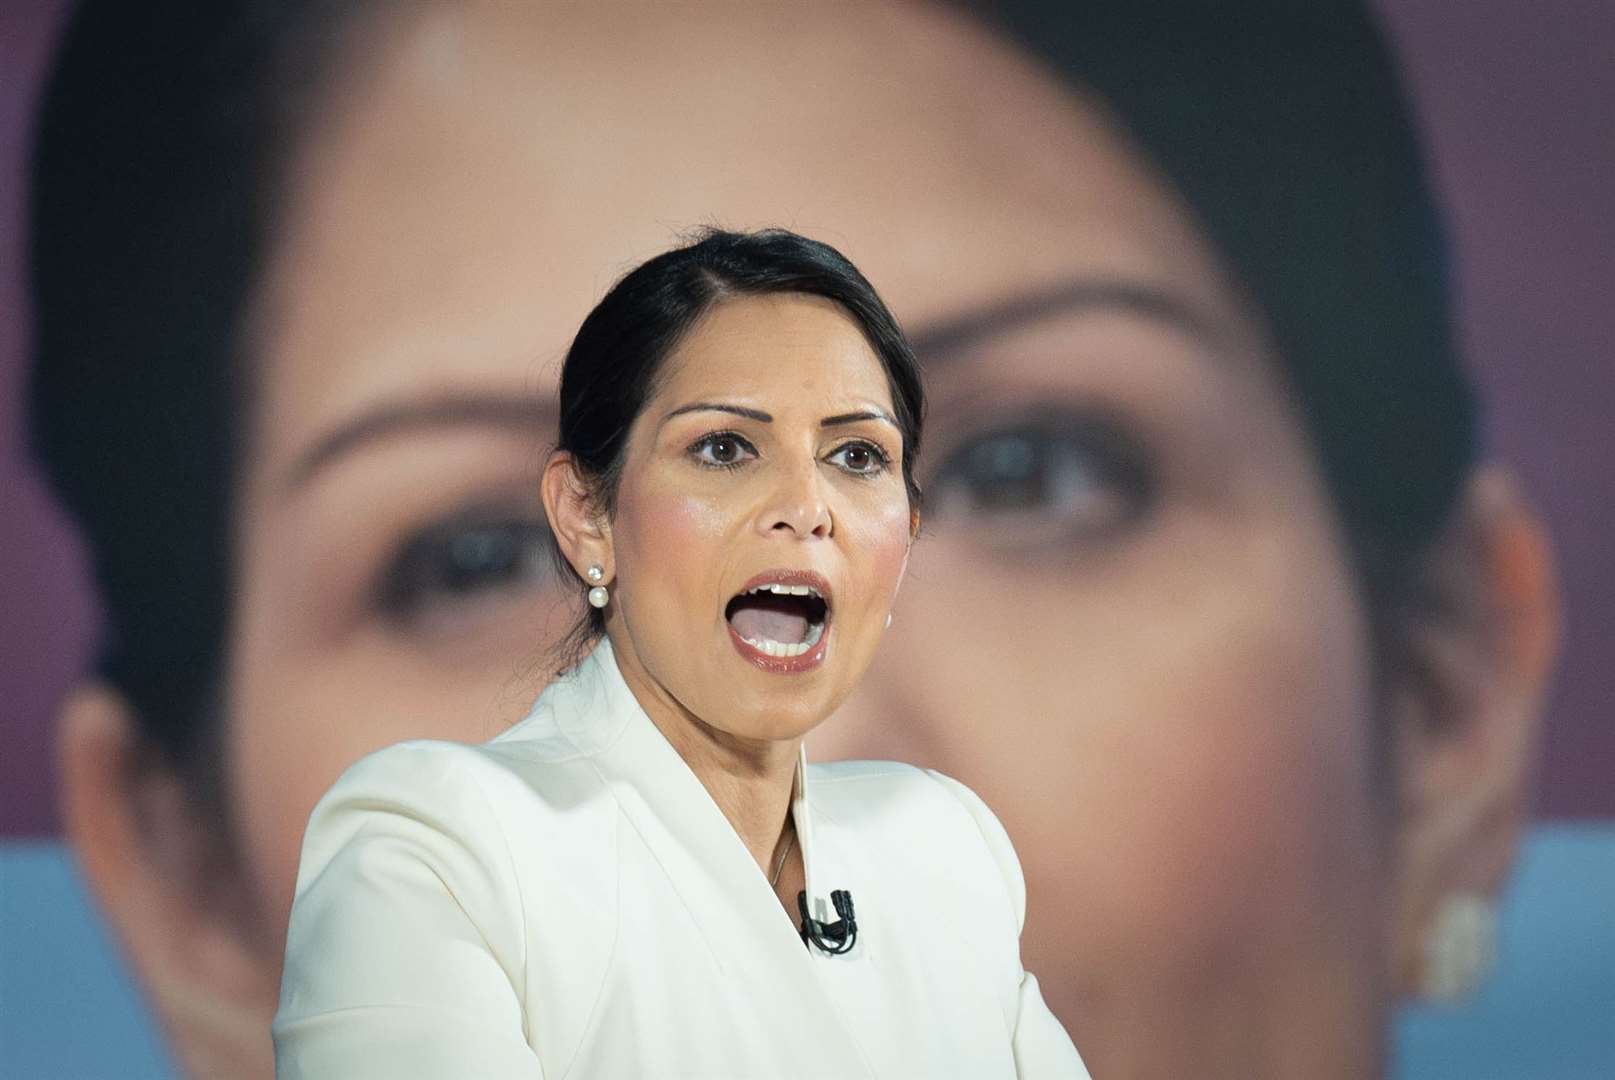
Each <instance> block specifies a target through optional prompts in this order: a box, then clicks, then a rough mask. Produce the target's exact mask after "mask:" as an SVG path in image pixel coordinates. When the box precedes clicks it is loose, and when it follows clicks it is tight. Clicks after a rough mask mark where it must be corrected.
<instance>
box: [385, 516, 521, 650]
mask: <svg viewBox="0 0 1615 1080" xmlns="http://www.w3.org/2000/svg"><path fill="white" fill-rule="evenodd" d="M552 577H553V571H552V564H551V562H550V532H549V528H548V526H547V525H546V523H545V522H544V521H543V520H542V519H541V518H540V519H534V518H532V517H510V516H494V515H490V514H489V513H487V512H483V513H474V512H473V513H467V514H463V515H461V516H458V517H454V518H450V519H448V520H446V521H442V522H438V523H437V524H434V525H430V526H427V527H426V528H424V529H422V530H420V531H419V532H417V533H416V534H414V535H413V536H412V537H410V538H409V539H408V540H406V541H405V542H404V544H403V545H402V546H401V547H400V548H399V549H398V551H397V553H396V554H395V555H394V556H393V558H392V560H391V561H390V562H389V564H388V566H387V568H386V569H385V570H384V572H383V574H382V577H381V581H380V586H379V589H378V593H377V597H378V601H377V602H378V606H379V607H380V608H381V610H382V611H383V612H384V613H386V614H387V615H388V616H390V617H392V618H394V619H397V620H399V621H400V622H406V623H413V622H418V621H420V620H425V619H434V620H435V619H437V618H439V617H447V618H461V617H464V616H465V615H467V614H469V613H470V610H471V609H472V608H474V607H477V606H479V605H484V604H488V603H492V602H497V601H500V600H504V599H518V600H521V599H524V600H525V602H532V597H531V596H530V595H529V594H530V593H531V591H532V590H535V589H537V588H541V587H543V586H545V585H547V584H549V583H550V580H551V578H552ZM517 594H519V596H518V595H517Z"/></svg>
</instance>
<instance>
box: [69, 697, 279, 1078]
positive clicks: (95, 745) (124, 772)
mask: <svg viewBox="0 0 1615 1080" xmlns="http://www.w3.org/2000/svg"><path fill="white" fill-rule="evenodd" d="M58 731H59V742H58V749H59V753H60V764H61V782H62V793H63V816H64V819H65V824H66V827H67V834H68V839H69V841H70V842H71V844H72V846H73V850H74V853H75V854H76V855H77V857H78V862H79V866H80V869H81V870H82V872H83V874H84V877H85V879H86V881H87V882H88V884H89V887H90V890H91V892H93V893H94V895H95V898H96V901H97V902H98V904H99V906H100V909H101V912H102V914H103V915H104V916H105V918H106V919H107V921H108V922H109V923H110V924H111V926H112V929H113V931H114V932H115V934H116V935H117V937H118V939H119V941H120V943H121V944H122V946H123V950H124V953H125V955H126V957H127V958H128V960H129V961H130V963H131V966H132V967H133V968H134V970H135V974H136V976H137V978H138V980H139V982H140V983H141V985H142V987H143V988H144V990H145V992H146V996H147V999H148V1001H149V1002H150V1003H151V1004H152V1005H153V1006H154V1008H155V1010H156V1012H157V1014H158V1017H159V1019H160V1020H161V1022H162V1025H163V1028H164V1030H165V1032H166V1033H167V1035H168V1039H169V1045H170V1046H171V1048H172V1049H173V1050H174V1051H175V1054H176V1056H177V1057H178V1059H179V1061H180V1063H181V1065H182V1066H183V1068H184V1070H185V1072H186V1073H187V1074H188V1075H190V1076H196V1077H210V1076H220V1077H223V1076H231V1077H244V1076H265V1077H267V1076H270V1075H272V1074H273V1071H274V1065H273V1058H272V1050H271V1046H270V1040H269V1022H270V1020H271V1019H272V1017H273V1016H274V1010H275V1004H276V1000H277V998H278V987H277V981H278V974H279V971H280V958H279V957H278V956H265V955H264V954H265V952H266V948H265V946H264V945H263V944H261V943H260V944H257V945H256V947H255V943H254V936H255V935H254V933H253V930H254V927H253V924H252V921H251V914H250V912H251V908H250V905H249V903H248V902H247V899H246V897H245V895H244V889H243V887H242V885H241V884H240V881H239V879H238V878H237V876H236V874H235V873H234V869H233V867H232V866H231V865H230V864H229V861H228V857H227V851H228V847H227V844H228V839H227V837H226V836H225V835H224V834H223V830H224V828H225V826H224V825H223V824H222V823H221V821H220V816H219V815H218V814H217V813H206V812H205V811H203V810H202V809H201V808H199V807H198V806H197V805H196V804H195V802H194V801H193V800H192V799H191V798H190V797H189V795H188V792H187V791H186V789H185V787H184V785H183V784H182V783H181V780H180V778H179V777H178V776H176V775H175V774H174V772H173V771H172V770H171V769H170V768H169V767H168V766H167V765H166V764H165V763H164V762H162V761H161V760H160V758H159V755H157V754H156V753H155V752H154V750H153V749H152V748H151V747H150V746H149V744H147V743H146V742H145V741H144V740H143V739H142V737H141V735H140V733H139V730H138V728H137V726H136V724H135V722H134V716H133V714H132V713H131V711H130V709H129V707H128V703H127V702H126V701H125V700H124V698H123V697H122V696H121V695H120V694H118V693H117V692H116V691H114V690H112V689H111V688H109V687H107V686H106V685H104V684H100V683H92V684H87V685H84V686H81V687H79V688H77V689H76V690H74V691H73V693H72V694H71V695H69V697H68V698H67V700H66V701H65V702H64V704H63V707H62V711H61V715H60V717H59V726H58ZM270 937H272V936H270Z"/></svg>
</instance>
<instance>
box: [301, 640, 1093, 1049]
mask: <svg viewBox="0 0 1615 1080" xmlns="http://www.w3.org/2000/svg"><path fill="white" fill-rule="evenodd" d="M792 815H793V817H794V819H795V823H796V829H797V836H798V840H799V843H800V844H801V850H802V856H803V860H804V865H805V867H806V869H807V884H808V896H809V897H810V900H811V903H810V910H812V911H813V912H814V913H815V914H816V915H818V916H819V917H820V918H822V919H823V920H824V921H834V919H835V916H834V914H833V913H832V912H831V910H830V908H829V902H828V898H829V894H830V892H831V891H832V890H834V889H845V890H848V891H849V892H851V894H852V896H853V901H854V906H855V909H856V910H855V916H856V920H857V926H858V930H857V938H856V943H855V944H854V946H853V948H852V949H851V951H850V952H848V953H846V954H844V955H841V956H829V955H825V954H824V953H823V952H821V951H820V950H818V949H817V948H810V947H805V946H804V944H803V942H802V939H801V937H800V936H799V935H798V928H797V927H796V925H795V924H794V920H793V919H791V918H788V917H787V916H786V913H785V911H784V910H783V909H782V908H781V906H780V903H779V901H778V900H777V899H776V898H775V896H774V893H773V890H772V889H771V888H770V887H769V884H768V881H767V880H766V879H765V878H764V876H763V873H762V871H761V870H760V869H759V868H758V866H757V863H756V862H755V861H754V860H753V859H752V857H751V855H750V854H749V853H748V852H747V850H746V848H745V846H744V845H743V844H742V843H741V841H740V838H739V836H738V835H736V833H735V831H734V829H733V828H732V827H731V826H730V825H729V823H728V821H727V820H726V819H725V818H724V816H723V814H722V812H721V811H720V810H719V809H718V807H717V805H716V804H715V803H714V802H713V801H712V799H711V797H710V796H709V795H708V794H707V792H706V789H705V788H704V787H702V785H701V782H700V781H699V780H698V779H696V777H695V774H694V773H692V772H691V771H690V769H689V767H688V766H687V765H686V764H685V763H684V760H683V759H682V758H681V757H679V755H678V753H677V752H676V751H675V750H674V749H673V748H672V746H671V745H669V744H668V742H667V740H666V739H665V738H663V736H662V734H661V732H660V731H659V730H658V729H657V728H656V726H655V725H654V724H653V723H652V722H651V720H650V718H649V717H648V716H646V715H645V712H644V710H643V709H641V708H640V706H639V703H638V701H637V700H636V699H635V698H634V696H633V694H632V692H631V691H630V690H629V689H628V687H627V685H626V684H625V683H624V682H623V679H622V676H621V674H620V673H619V672H618V670H617V663H616V658H615V657H614V655H613V654H612V651H611V646H610V645H609V644H607V643H604V642H603V643H602V644H601V645H600V646H599V647H598V648H596V650H595V651H594V652H593V653H592V654H591V655H590V656H589V658H588V659H586V660H585V661H584V662H583V663H582V664H580V665H579V667H578V668H577V670H576V671H575V672H574V673H573V674H571V675H569V676H567V677H565V678H562V679H560V680H558V681H556V682H555V683H554V684H552V685H551V686H550V687H549V688H548V689H546V690H545V691H544V693H543V694H542V695H540V697H539V699H538V701H537V703H536V704H535V705H534V706H533V710H532V712H531V713H530V714H529V715H528V717H527V718H526V719H525V720H523V721H521V722H520V723H519V724H517V725H516V726H514V727H513V728H511V729H510V730H508V731H506V732H505V733H503V734H501V735H500V736H498V737H497V738H495V739H493V740H492V741H490V742H487V743H484V744H482V745H480V746H467V745H463V744H458V743H444V742H410V743H401V744H399V745H397V746H393V747H389V748H388V749H385V750H382V751H380V752H378V753H376V754H372V755H371V756H369V757H367V758H365V759H364V760H363V761H361V762H359V763H358V764H357V765H355V766H353V767H352V768H351V769H349V770H348V772H347V773H346V774H345V775H344V776H343V777H342V779H341V780H339V781H338V782H337V784H336V786H335V787H333V788H332V789H331V791H330V792H329V793H328V794H327V795H326V796H325V797H324V799H322V800H321V801H320V804H319V805H318V806H317V807H316V808H315V810H314V814H313V817H312V819H311V820H310V823H309V827H308V833H307V835H306V837H305V838H304V841H303V858H302V865H301V867H300V869H299V871H298V879H297V899H296V903H295V905H294V906H293V908H292V919H291V928H290V932H289V937H288V939H287V944H286V973H285V980H284V982H283V984H282V987H281V996H280V1011H279V1013H278V1014H277V1015H276V1018H275V1025H274V1036H275V1067H276V1073H277V1075H278V1076H280V1077H283V1078H286V1080H291V1078H294V1077H295V1078H301V1077H320V1078H344V1080H360V1078H365V1077H376V1078H386V1080H406V1078H410V1077H490V1078H492V1077H497V1078H507V1077H508V1078H515V1077H524V1078H539V1077H548V1078H550V1080H559V1078H561V1077H579V1078H583V1077H612V1078H615V1077H703V1078H718V1077H835V1078H852V1077H969V1078H971V1080H989V1078H993V1077H1014V1076H1022V1077H1086V1076H1087V1071H1086V1070H1085V1069H1084V1068H1083V1065H1082V1061H1081V1059H1080V1058H1079V1057H1078V1056H1077V1052H1076V1050H1075V1048H1073V1046H1072V1044H1071V1040H1070V1038H1069V1037H1068V1036H1067V1035H1066V1032H1065V1030H1064V1028H1062V1027H1061V1026H1060V1023H1059V1021H1057V1020H1056V1019H1055V1018H1054V1016H1053V1014H1051V1013H1050V1012H1049V1010H1048V1007H1047V1006H1046V1005H1044V1003H1043V998H1042V995H1041V994H1040V993H1039V991H1038V986H1037V980H1036V979H1034V978H1033V977H1032V976H1031V975H1029V974H1027V972H1025V971H1024V970H1023V969H1022V968H1021V959H1020V946H1019V937H1020V929H1021V921H1022V917H1023V914H1024V906H1025V890H1024V885H1023V883H1022V879H1021V871H1020V866H1019V864H1018V863H1017V862H1016V859H1015V853H1014V851H1013V849H1012V848H1011V847H1010V843H1009V838H1008V837H1007V836H1006V835H1005V833H1004V830H1003V827H1002V826H1001V825H999V823H998V820H997V819H996V818H995V817H994V816H993V815H992V813H991V811H989V810H988V809H987V808H986V806H985V805H983V803H982V802H981V800H980V799H978V798H977V797H976V796H975V795H974V794H973V793H972V792H971V791H970V790H969V789H967V788H965V787H964V786H963V785H961V784H959V783H958V782H957V781H954V780H950V779H948V778H947V777H945V776H941V775H940V774H938V773H934V772H926V771H921V770H919V769H915V768H912V767H909V766H904V765H896V764H890V763H885V762H847V763H840V764H833V765H815V766H810V767H805V768H804V767H803V766H801V765H799V766H798V770H797V780H796V790H795V793H794V797H793V802H792Z"/></svg>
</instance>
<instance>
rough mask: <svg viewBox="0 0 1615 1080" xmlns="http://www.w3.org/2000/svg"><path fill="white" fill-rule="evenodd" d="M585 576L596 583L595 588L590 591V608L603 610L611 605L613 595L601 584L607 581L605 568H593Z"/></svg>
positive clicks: (585, 572)
mask: <svg viewBox="0 0 1615 1080" xmlns="http://www.w3.org/2000/svg"><path fill="white" fill-rule="evenodd" d="M583 576H584V577H586V578H588V579H589V580H590V581H592V582H594V583H595V586H594V588H592V589H590V590H589V606H591V607H597V608H603V607H605V606H606V605H607V604H609V603H611V594H610V593H609V592H607V591H606V587H605V586H604V585H601V584H600V582H602V581H604V580H605V579H606V571H605V569H604V568H603V567H599V566H591V567H589V569H588V570H586V571H584V573H583Z"/></svg>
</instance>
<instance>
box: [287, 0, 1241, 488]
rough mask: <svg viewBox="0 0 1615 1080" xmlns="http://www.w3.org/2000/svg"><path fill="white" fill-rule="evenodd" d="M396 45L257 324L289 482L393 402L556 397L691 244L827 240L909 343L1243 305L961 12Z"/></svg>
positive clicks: (457, 35) (459, 24)
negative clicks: (779, 234)
mask: <svg viewBox="0 0 1615 1080" xmlns="http://www.w3.org/2000/svg"><path fill="white" fill-rule="evenodd" d="M384 10H387V9H384ZM384 19H385V21H384V22H383V23H382V24H381V25H380V29H379V30H378V31H377V33H376V35H375V36H374V37H373V38H372V40H371V42H370V44H369V46H368V51H366V50H364V49H361V50H359V51H360V52H364V53H365V55H366V56H368V61H366V62H361V59H360V58H359V57H355V58H353V59H352V60H351V61H350V62H349V66H348V67H347V69H345V72H344V74H345V76H346V77H345V78H342V79H341V80H340V81H339V83H338V87H337V89H336V90H335V91H333V93H332V95H331V98H332V100H331V101H330V103H329V105H328V107H327V108H326V109H325V110H324V111H323V112H322V114H321V117H320V120H319V123H318V124H317V126H316V128H315V130H314V131H313V132H312V134H311V135H310V137H309V138H308V140H307V144H306V146H305V147H304V150H303V153H302V154H301V156H300V159H299V162H298V168H297V170H296V171H295V175H294V181H293V184H292V187H291V190H290V192H289V198H288V201H287V203H286V210H285V216H284V221H283V230H282V232H281V234H280V235H279V237H278V248H277V250H276V253H275V256H274V258H272V259H271V261H270V265H269V267H268V273H267V275H266V279H265V286H264V288H263V290H262V294H261V297H260V318H259V320H258V325H259V326H260V327H261V331H260V338H259V340H258V345H259V352H258V355H259V356H260V357H261V359H262V361H263V371H262V373H261V382H262V384H263V385H262V392H261V395H260V400H262V401H264V402H265V403H266V407H267V408H268V409H269V410H271V412H272V414H273V415H274V416H275V418H276V422H275V424H274V425H272V426H269V425H266V426H265V430H264V432H263V433H262V437H263V439H264V440H265V442H266V444H267V446H268V449H269V456H270V457H277V456H281V455H283V454H285V453H291V452H294V451H295V447H296V445H297V444H299V443H301V442H303V441H305V440H306V439H307V438H309V437H310V433H311V432H313V431H317V430H319V429H321V428H322V427H324V426H328V425H329V424H330V423H332V422H334V421H335V420H337V419H340V418H341V417H343V416H345V415H347V414H350V413H351V412H353V411H355V410H356V409H359V408H362V407H364V406H366V405H367V404H370V403H373V402H374V401H377V400H386V399H390V398H396V397H399V396H402V395H408V394H416V393H430V392H435V391H443V392H451V393H452V392H456V391H459V390H463V389H466V388H467V387H476V388H488V387H501V388H505V389H508V390H509V391H510V392H511V393H520V394H528V395H530V394H534V393H544V392H547V391H548V390H549V388H550V387H551V386H552V385H553V380H554V378H555V376H556V373H557V372H558V363H559V358H560V356H561V355H562V354H563V353H564V350H565V347H566V344H567V343H568V341H569V340H570V336H571V333H572V332H573V330H574V329H575V328H576V326H577V324H578V322H579V321H580V320H581V318H582V316H583V315H584V314H585V313H586V312H587V311H588V310H589V308H590V307H591V306H592V305H593V303H594V302H595V301H596V300H597V299H598V298H599V296H600V295H602V294H603V293H604V292H605V290H606V288H607V287H609V285H610V283H611V282H612V281H613V280H614V279H615V278H616V277H617V276H619V275H620V274H621V273H622V272H624V271H625V270H626V269H628V268H629V267H630V266H632V265H634V264H635V263H637V262H639V261H641V260H642V259H644V258H646V257H648V256H650V255H652V254H654V253H656V252H658V251H661V250H665V249H666V248H667V247H670V246H672V244H673V243H675V242H677V240H678V230H679V229H680V228H686V227H689V226H691V225H697V224H704V223H718V224H722V225H724V226H726V227H733V228H755V227H762V226H768V225H782V226H786V227H789V228H793V229H796V230H797V231H800V232H804V233H807V234H809V235H812V236H815V237H817V238H820V239H824V240H827V241H829V242H830V243H833V244H835V245H836V246H838V247H840V248H841V249H842V250H843V251H844V252H845V253H846V254H847V255H848V256H849V257H850V258H852V260H853V261H854V262H855V263H857V264H858V265H859V266H860V267H861V268H862V269H863V270H864V271H865V272H866V273H867V274H868V275H869V277H870V278H871V280H873V281H874V282H875V284H876V286H877V287H878V288H879V289H880V290H881V292H882V294H883V295H884V296H885V298H886V299H887V301H888V303H889V304H890V305H891V307H892V308H893V311H894V312H895V313H896V314H897V316H898V317H899V319H900V320H902V321H903V322H904V323H905V324H906V325H910V326H913V325H915V324H917V323H923V322H926V321H928V320H933V319H944V318H946V317H947V316H948V315H949V314H950V313H952V312H955V311H958V310H961V309H967V308H970V307H974V306H981V305H985V304H990V303H992V302H993V301H994V300H996V299H999V298H1001V297H1004V296H1008V295H1014V294H1017V293H1023V292H1025V291H1028V290H1036V289H1037V288H1039V287H1047V286H1049V285H1052V284H1055V283H1058V282H1061V281H1066V280H1069V279H1071V278H1073V277H1082V276H1100V277H1105V276H1112V275H1120V276H1124V277H1128V278H1132V279H1136V280H1143V281H1147V282H1151V283H1155V284H1159V285H1162V286H1165V287H1167V288H1170V289H1172V290H1174V291H1176V292H1179V293H1182V294H1186V295H1188V296H1190V298H1191V299H1193V300H1195V301H1198V302H1201V303H1203V304H1204V305H1206V306H1208V307H1213V308H1229V307H1231V305H1232V302H1231V301H1230V300H1229V298H1228V290H1227V289H1226V288H1225V286H1224V285H1223V283H1222V282H1221V280H1220V278H1219V275H1218V272H1217V270H1216V267H1215V264H1214V261H1213V260H1212V259H1211V258H1210V256H1209V255H1208V254H1207V253H1206V252H1205V251H1204V250H1203V247H1202V245H1201V242H1200V240H1199V238H1198V236H1197V235H1196V233H1195V232H1194V230H1193V229H1192V227H1190V225H1189V224H1188V221H1187V218H1186V216H1185V215H1184V214H1183V213H1182V212H1181V210H1180V209H1179V207H1178V206H1177V204H1176V203H1175V201H1174V199H1173V196H1172V195H1171V194H1170V193H1169V192H1168V191H1166V190H1165V189H1164V188H1163V187H1162V186H1161V185H1160V184H1159V183H1158V182H1157V181H1156V180H1155V178H1154V177H1153V176H1152V175H1151V174H1150V173H1149V172H1148V170H1147V169H1146V168H1144V167H1143V166H1142V165H1141V164H1140V163H1139V162H1138V161H1137V160H1136V159H1135V158H1134V157H1133V156H1131V154H1130V153H1129V151H1128V150H1127V148H1126V146H1125V144H1124V143H1123V141H1122V140H1121V139H1120V138H1119V137H1118V136H1117V135H1116V134H1115V133H1114V132H1113V131H1111V130H1110V129H1109V128H1108V127H1107V126H1106V125H1105V124H1104V123H1103V122H1102V120H1101V118H1100V116H1099V114H1098V113H1097V112H1096V111H1095V110H1093V109H1092V108H1090V107H1087V106H1085V105H1084V104H1083V102H1082V101H1081V100H1080V99H1079V98H1077V97H1076V96H1075V95H1074V94H1073V93H1072V92H1071V91H1070V89H1069V88H1067V87H1065V86H1062V85H1061V84H1060V83H1059V81H1058V80H1056V79H1055V78H1053V77H1052V76H1050V75H1049V74H1048V73H1046V72H1044V71H1043V70H1041V69H1039V68H1037V67H1035V66H1034V65H1033V64H1032V63H1031V62H1030V61H1029V60H1027V59H1026V58H1025V57H1024V56H1022V55H1021V54H1019V53H1018V52H1016V51H1015V50H1013V49H1011V48H1009V47H1008V46H1006V45H1004V44H1003V43H1001V42H998V41H997V40H995V39H993V38H991V37H989V36H988V35H986V34H984V33H983V32H982V31H981V30H980V29H979V28H977V27H975V26H974V25H973V24H971V23H969V22H967V21H965V20H964V19H962V18H961V17H959V16H957V15H956V14H952V13H945V12H942V11H940V10H934V9H932V8H928V7H923V6H918V5H902V6H895V5H894V6H890V7H888V6H885V5H879V4H871V5H847V6H835V7H833V8H832V7H830V6H826V5H774V4H761V3H760V4H747V5H715V6H713V7H712V8H707V7H703V8H701V9H699V10H695V11H692V10H690V9H687V8H686V7H684V6H682V5H660V6H655V7H646V6H642V5H635V6H633V7H632V8H631V9H627V8H617V7H613V6H610V5H608V6H605V7H600V6H594V5H559V6H557V7H555V8H548V7H545V8H542V9H540V8H537V7H534V6H528V5H505V4H493V3H490V4H486V5H482V4H465V5H427V6H425V8H424V12H423V13H416V14H410V15H408V16H405V15H401V14H389V15H386V16H384ZM984 88H987V90H986V91H984Z"/></svg>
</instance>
